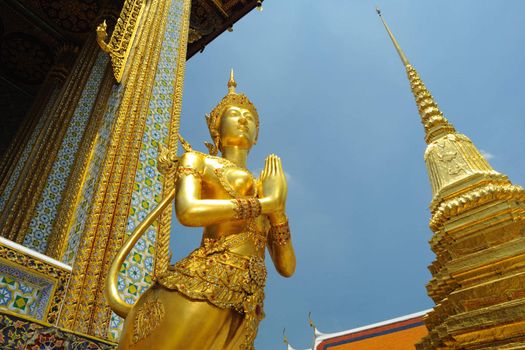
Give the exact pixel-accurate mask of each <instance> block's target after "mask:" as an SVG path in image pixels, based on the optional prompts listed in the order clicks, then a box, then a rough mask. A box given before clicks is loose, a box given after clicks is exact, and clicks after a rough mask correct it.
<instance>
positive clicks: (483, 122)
mask: <svg viewBox="0 0 525 350" xmlns="http://www.w3.org/2000/svg"><path fill="white" fill-rule="evenodd" d="M375 5H376V3H374V2H371V1H365V0H354V1H350V0H325V1H307V0H266V1H265V2H264V11H263V12H258V11H253V12H252V13H250V14H248V15H247V16H246V17H244V18H243V19H242V20H241V21H240V22H238V23H237V24H236V25H235V26H234V31H233V32H231V33H228V32H226V33H224V34H222V35H221V36H220V37H219V38H217V39H216V40H215V41H213V42H212V43H211V44H210V45H209V46H208V47H206V49H205V51H204V53H201V54H197V55H196V56H195V57H193V58H192V59H191V60H190V61H189V62H188V64H187V66H186V80H185V87H184V101H183V111H182V119H181V133H182V135H183V136H184V137H185V138H186V139H187V140H188V141H189V142H190V143H191V144H192V145H193V147H194V148H197V149H200V150H202V151H204V150H205V148H204V146H203V142H204V141H208V140H209V136H208V131H207V128H206V124H205V122H204V114H205V113H207V112H210V111H211V110H212V108H213V107H214V106H215V105H216V104H217V103H218V101H219V100H220V99H221V98H222V97H223V96H224V94H225V93H226V82H227V79H228V72H229V69H230V67H233V68H234V69H235V72H236V80H237V83H238V88H237V89H238V91H241V92H244V93H246V94H247V95H248V96H249V97H250V98H251V100H252V101H253V103H254V104H255V105H256V107H257V109H258V111H259V115H260V119H261V132H260V135H259V143H258V144H257V145H256V147H255V148H254V149H253V151H252V153H251V155H250V160H249V168H250V169H251V170H252V171H254V172H255V171H258V170H260V169H261V168H262V166H263V162H264V158H265V156H266V155H267V154H269V153H276V154H278V155H279V156H280V157H281V158H282V160H283V165H284V167H285V169H286V172H287V173H288V174H289V178H288V181H289V194H288V205H287V208H288V215H289V218H290V223H291V228H292V235H293V243H294V246H295V249H296V254H297V261H298V265H297V272H296V274H295V275H294V276H293V277H292V278H290V279H286V278H283V277H280V276H279V275H278V274H277V273H276V272H275V270H274V269H273V267H272V266H268V267H269V269H268V270H269V278H268V285H267V288H266V304H265V310H266V319H265V320H264V321H263V322H262V324H261V326H260V329H259V336H258V339H257V341H256V347H257V349H259V350H265V349H283V348H284V344H282V329H283V328H284V327H286V329H287V335H288V338H289V340H290V342H291V343H292V344H293V346H294V347H296V348H307V347H310V346H311V342H312V332H311V330H310V328H309V327H308V322H307V315H308V312H309V311H311V312H312V316H313V319H314V320H315V322H316V324H317V326H318V328H319V329H320V330H321V331H323V332H328V333H330V332H338V331H343V330H345V329H350V328H354V327H358V326H362V325H366V324H369V323H374V322H378V321H382V320H386V319H389V318H393V317H397V316H401V315H405V314H409V313H413V312H416V311H420V310H423V309H426V308H430V307H432V302H431V300H430V299H429V298H428V297H427V295H426V290H425V285H426V283H427V282H428V281H429V279H430V277H431V276H430V273H429V272H428V270H427V266H428V265H429V263H430V262H431V261H432V259H433V258H434V255H433V253H432V252H431V251H430V247H429V245H428V240H429V239H430V237H431V231H430V229H429V228H428V221H429V216H430V214H429V210H428V204H429V203H430V200H431V193H430V186H429V183H428V177H427V174H426V169H425V165H424V162H423V152H424V150H425V146H426V145H425V142H424V139H423V128H422V126H421V124H420V121H419V116H418V114H417V109H416V107H415V103H414V100H413V97H412V95H411V92H410V89H409V86H408V82H407V79H406V76H405V72H404V68H403V66H402V65H401V63H400V61H399V58H398V56H397V55H396V53H395V51H394V48H393V46H392V44H391V43H390V41H389V39H388V36H387V35H386V33H385V31H384V29H383V26H382V24H381V22H380V20H379V18H378V17H377V15H376V13H375V11H374V8H375ZM379 5H381V8H382V10H383V14H384V16H385V18H386V20H387V21H388V22H389V25H390V27H391V29H392V30H393V31H394V33H395V35H396V36H397V38H398V40H399V42H400V44H401V46H402V47H403V49H404V50H405V52H406V54H407V56H408V58H409V60H410V61H411V63H412V64H413V65H414V66H415V68H416V69H417V70H418V72H419V73H420V75H421V77H422V78H423V80H424V81H425V83H426V85H427V87H428V88H429V89H430V91H431V92H432V93H433V95H434V97H435V99H436V100H437V102H438V104H439V105H440V107H441V109H442V111H443V112H444V113H445V115H446V116H447V118H448V119H449V120H450V121H451V122H452V123H453V124H454V125H455V126H456V128H457V130H458V131H459V132H462V133H465V134H466V135H467V136H469V137H470V138H471V139H472V140H473V142H474V144H475V145H476V146H477V147H478V149H480V150H483V151H484V152H486V154H487V155H488V158H490V159H489V162H490V163H491V165H492V166H493V167H494V168H495V169H496V170H498V171H500V172H503V173H505V174H507V175H509V177H510V179H511V180H512V181H513V182H514V183H517V184H525V160H524V159H523V152H524V150H525V137H523V134H524V132H525V118H524V115H523V114H524V112H523V101H525V87H524V86H525V85H524V84H523V83H522V82H523V80H524V72H523V69H522V65H523V62H525V49H524V46H523V33H524V32H525V22H524V21H523V13H524V12H525V2H523V1H519V0H514V1H510V0H507V1H505V2H504V6H503V2H501V1H495V0H494V1H479V0H477V1H474V0H461V1H458V0H447V1H429V0H412V1H408V0H406V1H401V0H400V1H383V2H382V3H380V4H379ZM199 241H200V232H199V231H198V230H196V229H187V228H184V227H182V226H180V225H178V224H176V225H174V228H173V233H172V240H171V246H172V250H173V253H174V259H179V258H182V257H184V256H185V255H186V254H187V253H188V252H189V251H191V250H192V249H193V248H195V247H197V246H198V244H199ZM268 264H270V265H271V262H270V261H269V260H268Z"/></svg>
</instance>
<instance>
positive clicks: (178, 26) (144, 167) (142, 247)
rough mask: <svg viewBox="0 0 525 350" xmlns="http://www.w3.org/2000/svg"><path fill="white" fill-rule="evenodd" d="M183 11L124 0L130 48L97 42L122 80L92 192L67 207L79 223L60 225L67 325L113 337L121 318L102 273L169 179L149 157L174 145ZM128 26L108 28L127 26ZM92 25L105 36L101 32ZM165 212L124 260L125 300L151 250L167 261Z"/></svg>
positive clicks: (185, 22) (177, 5)
mask: <svg viewBox="0 0 525 350" xmlns="http://www.w3.org/2000/svg"><path fill="white" fill-rule="evenodd" d="M135 6H143V7H142V8H138V7H135ZM127 11H128V12H127ZM131 14H132V15H131ZM189 15H190V0H171V1H161V0H152V1H148V2H141V1H138V2H137V1H134V0H129V1H126V3H125V4H124V10H123V13H122V14H121V18H122V17H123V16H132V19H133V20H131V21H121V23H129V25H134V23H139V25H138V27H137V28H135V29H134V30H133V32H132V33H131V35H129V36H128V38H132V40H131V41H130V43H128V44H132V47H133V49H132V50H130V51H127V50H126V48H125V47H124V48H123V52H129V58H128V60H127V63H125V64H124V65H122V61H115V58H119V57H122V56H121V55H115V54H114V51H113V49H112V43H113V40H114V37H112V39H111V41H110V42H109V44H108V43H106V42H105V41H103V42H102V43H101V44H102V47H103V48H104V49H105V50H106V51H108V52H109V53H110V55H111V57H112V60H113V62H112V63H113V68H114V70H115V73H117V74H116V75H117V79H121V84H120V85H119V87H118V88H116V89H114V91H113V94H112V97H110V102H109V103H108V109H107V111H106V116H105V117H104V119H106V118H107V119H108V120H109V119H111V117H110V115H113V116H114V121H113V122H112V127H111V132H110V136H109V137H108V138H107V139H106V141H104V142H107V146H105V147H107V151H106V154H105V157H104V159H103V160H102V161H101V162H100V163H99V164H100V165H99V169H100V170H99V175H98V180H96V183H97V184H96V187H95V189H94V191H93V193H91V194H89V195H88V198H91V199H89V200H88V201H84V200H83V199H82V198H81V199H80V201H79V202H78V203H79V205H75V207H76V208H81V209H80V210H77V212H76V213H75V214H74V215H75V216H77V217H82V218H85V220H84V223H80V220H73V221H70V222H69V224H67V225H65V226H64V227H67V230H68V235H69V241H68V243H67V244H66V246H65V248H64V249H65V255H64V256H63V257H64V259H71V257H72V256H76V258H75V259H74V263H73V272H72V277H71V281H70V285H69V289H68V292H67V296H66V298H65V300H66V302H65V305H64V307H63V310H62V314H61V317H60V325H61V326H63V327H66V328H68V329H73V330H76V331H79V332H83V333H88V334H92V335H95V336H98V337H106V338H110V339H116V338H118V334H119V328H120V326H121V320H120V319H119V318H118V317H117V316H115V315H111V312H110V310H109V308H108V306H107V303H106V301H105V300H104V296H103V289H104V285H105V278H106V275H107V271H108V268H109V264H110V263H111V261H112V259H113V257H114V256H115V254H116V252H117V250H118V248H119V247H120V246H121V245H122V243H123V241H124V239H125V238H126V236H127V235H129V234H130V233H131V231H132V230H133V229H134V227H135V226H136V225H137V224H138V223H139V222H140V221H142V220H143V219H144V218H145V216H146V215H147V214H148V213H149V212H150V211H151V210H152V209H153V208H154V207H155V205H156V204H158V203H159V202H160V200H161V199H162V196H163V195H164V193H165V192H166V191H167V190H169V189H170V188H171V187H170V186H173V184H172V183H171V181H172V179H164V178H162V176H161V175H160V174H159V173H158V172H157V170H156V162H157V157H158V148H159V146H161V145H169V146H170V147H171V148H172V149H175V147H176V135H177V131H178V120H179V116H180V104H181V97H182V83H183V76H184V66H185V59H186V45H187V35H188V26H189ZM127 18H129V17H127ZM128 29H129V28H127V27H122V28H119V29H118V30H117V29H116V30H115V31H116V32H117V33H126V32H127V30H128ZM99 33H102V34H101V35H100V36H99V37H100V38H102V40H105V38H104V35H103V32H102V31H100V32H99ZM112 99H113V100H112ZM94 173H95V172H93V174H94ZM90 176H91V175H88V176H87V177H86V180H83V181H89V180H88V179H89V178H90ZM170 180H171V181H170ZM170 215H171V213H166V214H165V215H164V217H163V219H161V220H160V223H157V224H156V225H155V226H154V227H152V228H151V229H150V230H149V232H148V233H147V234H146V235H145V237H144V238H142V239H141V240H140V241H139V242H138V244H137V246H136V247H135V248H134V250H133V251H132V253H131V254H130V256H129V258H128V260H127V262H126V263H125V264H124V268H123V271H122V274H121V278H120V283H119V288H120V290H121V292H122V294H123V296H124V298H125V299H126V300H127V301H128V302H130V303H133V302H134V301H135V300H136V299H137V298H138V296H139V295H140V294H141V293H142V292H143V291H144V290H145V289H146V288H147V287H148V286H149V285H150V283H151V282H152V279H153V278H154V269H155V268H154V266H155V257H156V256H157V257H158V259H159V260H158V261H160V263H158V264H157V265H158V266H159V267H158V268H159V269H160V268H161V266H165V265H167V244H168V243H167V242H168V240H169V225H170V222H169V217H170ZM74 237H76V238H74ZM75 251H76V254H75V253H73V252H75Z"/></svg>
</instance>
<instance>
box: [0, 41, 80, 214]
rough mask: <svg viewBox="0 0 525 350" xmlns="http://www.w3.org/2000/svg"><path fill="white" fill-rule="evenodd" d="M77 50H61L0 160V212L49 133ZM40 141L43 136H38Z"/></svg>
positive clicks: (70, 48) (72, 48)
mask: <svg viewBox="0 0 525 350" xmlns="http://www.w3.org/2000/svg"><path fill="white" fill-rule="evenodd" d="M77 54H78V49H77V48H76V47H75V46H72V45H64V46H63V47H61V48H60V50H59V52H58V54H57V58H56V63H55V64H54V66H53V67H52V68H51V69H50V72H49V73H48V75H47V77H46V79H45V81H44V83H43V84H42V87H41V88H40V90H39V92H38V95H37V97H36V98H35V102H34V103H33V105H32V107H31V109H30V110H29V112H28V114H27V115H26V117H25V119H24V122H23V125H22V126H21V127H20V129H19V131H18V132H17V135H16V136H15V138H14V140H13V142H12V143H11V144H10V146H9V148H8V150H7V152H6V154H5V155H4V157H3V159H2V165H1V167H0V212H2V211H3V210H4V206H5V204H6V202H7V201H8V200H9V197H10V196H11V194H12V193H13V189H14V187H15V185H16V183H17V181H18V180H19V178H20V175H21V173H22V170H23V168H24V166H25V164H26V161H27V160H28V158H29V157H30V154H31V152H32V151H33V149H34V147H35V143H36V140H37V139H38V138H39V136H40V135H41V134H42V133H44V134H45V133H47V132H49V130H48V128H46V127H45V126H46V125H47V123H48V122H49V119H50V117H51V110H52V108H53V106H54V104H55V102H56V100H57V97H58V94H59V92H60V88H61V87H62V86H63V84H64V81H65V79H66V78H67V76H68V74H69V72H70V70H71V67H72V66H73V63H74V59H75V58H76V56H77ZM40 137H42V136H40Z"/></svg>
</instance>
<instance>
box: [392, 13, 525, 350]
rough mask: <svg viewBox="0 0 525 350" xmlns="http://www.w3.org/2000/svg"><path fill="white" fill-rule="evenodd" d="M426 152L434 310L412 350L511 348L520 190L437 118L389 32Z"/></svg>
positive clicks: (524, 314)
mask: <svg viewBox="0 0 525 350" xmlns="http://www.w3.org/2000/svg"><path fill="white" fill-rule="evenodd" d="M385 27H386V28H387V31H388V33H389V35H390V37H391V38H392V41H393V42H394V45H395V46H396V49H397V50H398V53H399V56H400V57H401V60H402V61H403V64H404V65H405V68H406V71H407V75H408V79H409V82H410V86H411V89H412V92H413V94H414V97H415V99H416V104H417V106H418V110H419V114H420V116H421V120H422V123H423V126H424V128H425V140H426V142H427V144H428V147H427V149H426V151H425V163H426V165H427V170H428V174H429V179H430V183H431V186H432V194H433V199H432V202H431V204H430V210H431V214H432V217H431V220H430V228H431V229H432V231H433V232H434V235H433V236H432V239H431V240H430V246H431V248H432V250H433V251H434V253H436V260H435V261H434V262H433V263H432V264H431V265H430V266H429V269H430V272H431V273H432V279H431V281H430V282H429V283H428V285H427V291H428V294H429V296H430V297H431V298H432V300H434V302H435V303H436V306H435V307H434V309H433V310H432V311H431V312H430V313H429V314H427V316H426V319H425V324H426V326H427V328H428V330H429V334H428V335H427V336H426V337H424V338H423V339H422V340H421V342H419V343H418V344H417V345H416V348H417V349H518V348H523V344H525V284H524V283H523V280H524V278H525V191H524V190H523V188H522V187H521V186H518V185H513V184H512V183H511V182H510V181H509V179H508V178H507V176H505V175H503V174H500V173H498V172H497V171H495V170H494V169H493V168H492V167H491V166H490V164H489V163H488V162H487V161H486V160H485V159H484V158H483V156H482V155H481V153H480V152H479V151H478V150H477V149H476V147H475V146H474V144H473V143H472V141H471V140H470V139H469V138H468V137H467V136H465V135H463V134H459V133H457V132H456V130H455V128H454V127H453V126H452V125H451V124H450V123H449V122H448V120H447V119H446V118H445V117H444V116H443V113H442V112H441V111H440V110H439V107H438V105H437V104H436V102H435V101H434V99H433V97H432V95H431V94H430V92H429V91H428V90H427V88H426V87H425V85H424V84H423V82H422V81H421V79H420V78H419V75H418V74H417V72H416V70H415V69H414V68H413V67H412V66H411V65H410V63H409V62H408V59H407V58H406V56H405V54H404V53H403V51H401V49H400V47H399V45H398V43H397V41H396V40H395V38H394V36H393V35H392V33H391V31H390V30H389V28H388V27H387V26H386V23H385Z"/></svg>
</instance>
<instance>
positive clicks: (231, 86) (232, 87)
mask: <svg viewBox="0 0 525 350" xmlns="http://www.w3.org/2000/svg"><path fill="white" fill-rule="evenodd" d="M236 87H237V83H236V82H235V78H234V77H233V68H232V69H231V70H230V80H228V93H229V94H234V93H235V88H236Z"/></svg>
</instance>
